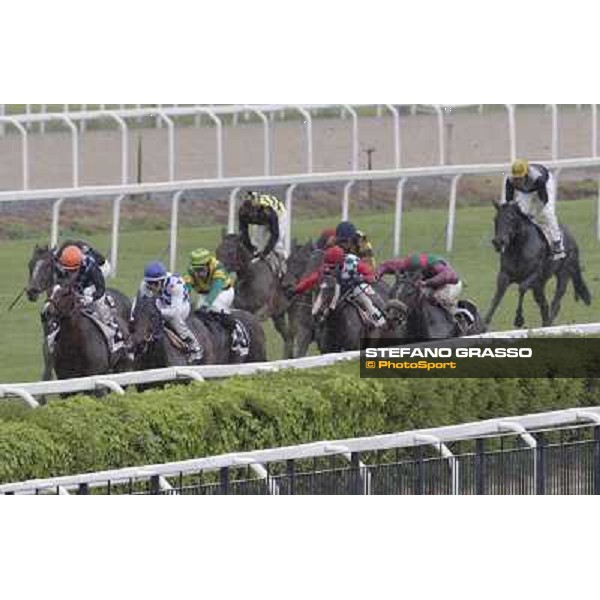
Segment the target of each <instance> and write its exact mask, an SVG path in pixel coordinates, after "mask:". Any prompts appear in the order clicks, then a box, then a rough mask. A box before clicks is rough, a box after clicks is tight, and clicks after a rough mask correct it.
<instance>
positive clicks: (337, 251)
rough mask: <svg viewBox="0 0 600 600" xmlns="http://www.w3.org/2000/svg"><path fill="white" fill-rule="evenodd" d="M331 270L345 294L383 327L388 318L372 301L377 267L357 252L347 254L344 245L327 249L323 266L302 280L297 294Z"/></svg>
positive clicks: (375, 324) (297, 287)
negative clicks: (373, 267)
mask: <svg viewBox="0 0 600 600" xmlns="http://www.w3.org/2000/svg"><path fill="white" fill-rule="evenodd" d="M330 272H334V273H335V275H336V279H337V281H338V283H339V284H340V288H341V289H340V291H341V294H342V295H346V294H348V297H349V298H351V299H352V300H355V301H356V302H357V303H358V304H359V306H360V307H361V308H362V309H363V311H364V312H365V313H366V314H367V315H368V318H369V319H370V321H371V322H372V324H373V325H374V326H375V327H383V326H384V325H385V317H384V315H383V313H382V311H381V310H379V309H378V308H377V307H376V306H375V304H374V303H373V300H372V298H373V297H375V296H376V294H375V291H374V290H373V288H372V287H371V285H370V284H371V283H373V282H374V281H375V277H374V274H373V270H372V269H371V267H370V265H369V263H368V262H367V261H365V260H360V259H359V258H358V256H356V255H354V254H345V253H344V250H343V248H341V247H340V246H333V247H331V248H328V249H327V250H326V251H325V257H324V261H323V266H322V267H321V268H320V269H319V270H317V271H313V272H312V273H310V274H309V275H307V276H306V277H304V278H303V279H301V280H300V282H299V283H298V285H297V286H296V289H295V290H294V294H304V293H306V292H308V291H309V290H312V289H314V288H315V287H316V286H317V285H318V284H319V282H320V281H321V280H322V278H323V276H324V275H325V274H327V273H330Z"/></svg>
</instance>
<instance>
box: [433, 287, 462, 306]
mask: <svg viewBox="0 0 600 600" xmlns="http://www.w3.org/2000/svg"><path fill="white" fill-rule="evenodd" d="M430 289H431V288H430ZM462 289H463V284H462V281H459V282H458V283H448V284H446V285H444V286H442V287H441V288H438V289H437V290H434V289H431V292H430V293H431V295H432V296H433V298H435V300H436V301H437V302H438V303H439V304H441V305H442V306H444V307H445V308H447V309H448V310H451V311H453V310H455V309H456V306H457V304H458V301H459V300H460V295H461V294H462Z"/></svg>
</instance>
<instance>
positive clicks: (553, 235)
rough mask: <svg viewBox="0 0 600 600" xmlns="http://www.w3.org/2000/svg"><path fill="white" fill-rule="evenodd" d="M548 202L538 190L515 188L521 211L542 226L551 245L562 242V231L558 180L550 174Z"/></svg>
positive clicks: (547, 188)
mask: <svg viewBox="0 0 600 600" xmlns="http://www.w3.org/2000/svg"><path fill="white" fill-rule="evenodd" d="M546 190H547V192H548V203H547V204H543V203H542V201H541V200H540V197H539V195H538V193H537V192H531V193H526V192H520V191H519V190H515V202H516V203H517V204H518V205H519V208H520V209H521V212H522V213H523V214H524V215H527V216H528V217H530V218H531V220H532V221H533V222H534V223H535V224H536V225H537V226H538V227H539V228H540V230H541V232H542V233H543V234H544V237H545V238H546V240H547V241H548V244H549V245H550V247H552V245H553V243H554V242H562V233H561V231H560V226H559V224H558V219H557V218H556V212H555V211H556V180H555V179H554V177H553V176H552V175H549V177H548V182H547V183H546Z"/></svg>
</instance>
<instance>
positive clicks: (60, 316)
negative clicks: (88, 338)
mask: <svg viewBox="0 0 600 600" xmlns="http://www.w3.org/2000/svg"><path fill="white" fill-rule="evenodd" d="M73 283H74V282H72V281H67V282H65V283H64V285H62V286H60V287H56V288H55V289H54V291H53V292H52V294H51V295H50V296H49V297H48V316H49V317H51V318H53V319H55V320H57V321H65V320H68V319H71V318H73V317H75V316H78V315H79V314H80V307H81V303H80V301H79V298H80V296H79V294H77V292H76V291H75V287H74V285H73Z"/></svg>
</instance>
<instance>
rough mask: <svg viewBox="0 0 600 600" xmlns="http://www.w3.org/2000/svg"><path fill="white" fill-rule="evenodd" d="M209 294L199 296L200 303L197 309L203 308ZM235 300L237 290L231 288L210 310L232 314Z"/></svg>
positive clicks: (218, 297)
mask: <svg viewBox="0 0 600 600" xmlns="http://www.w3.org/2000/svg"><path fill="white" fill-rule="evenodd" d="M207 297H208V294H198V303H197V304H196V308H202V307H203V306H204V304H205V302H206V298H207ZM234 298H235V290H234V289H233V286H231V287H230V288H229V289H228V290H223V291H222V292H221V293H220V294H219V295H218V296H217V297H216V298H215V300H214V302H213V303H212V306H211V307H210V308H209V310H211V311H214V312H225V313H230V312H231V307H232V306H233V300H234Z"/></svg>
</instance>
